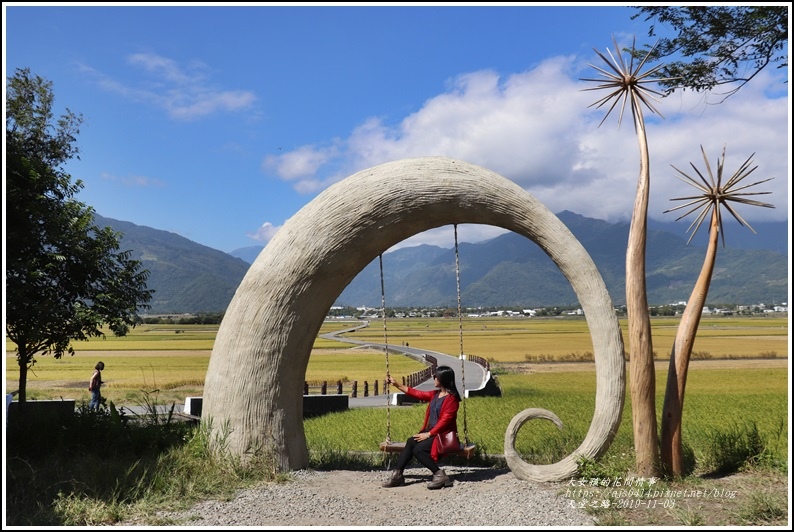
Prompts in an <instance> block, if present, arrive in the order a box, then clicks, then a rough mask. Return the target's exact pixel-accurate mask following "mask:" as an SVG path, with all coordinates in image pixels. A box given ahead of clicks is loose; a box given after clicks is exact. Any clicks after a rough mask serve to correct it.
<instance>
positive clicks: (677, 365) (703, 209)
mask: <svg viewBox="0 0 794 532" xmlns="http://www.w3.org/2000/svg"><path fill="white" fill-rule="evenodd" d="M700 149H701V152H702V153H703V160H704V161H705V163H706V170H707V171H708V177H709V179H708V180H707V179H706V178H705V177H703V174H702V173H701V172H700V171H698V169H697V168H696V167H695V166H694V165H691V166H692V168H693V169H694V170H695V172H696V173H697V175H698V177H699V178H700V180H699V181H698V180H696V179H693V178H692V177H690V176H688V175H687V174H685V173H684V172H682V171H681V170H679V169H678V168H675V166H674V167H673V168H674V169H675V170H676V171H677V172H678V173H679V174H681V176H683V177H684V178H686V181H685V182H687V183H689V184H691V185H692V186H694V187H695V188H697V189H698V190H700V191H701V192H702V194H701V195H698V196H688V197H683V198H673V200H672V201H679V200H684V201H686V202H687V203H685V204H683V205H679V206H678V207H675V208H673V209H668V210H667V211H665V212H671V211H675V210H678V209H683V208H685V207H691V209H690V210H689V211H687V212H686V213H685V214H683V215H681V216H679V217H678V218H677V219H676V220H680V219H681V218H684V217H686V216H687V215H689V214H691V213H693V212H695V211H698V210H699V211H700V212H699V214H698V215H697V217H696V218H695V221H693V222H692V224H691V225H690V226H689V228H688V229H687V231H689V230H692V235H691V236H690V237H689V241H688V242H687V243H689V242H691V241H692V237H694V236H695V233H696V232H697V230H698V229H699V228H700V225H701V224H702V223H703V221H704V220H705V219H706V218H707V217H708V216H709V213H711V222H710V228H709V243H708V247H707V249H706V258H705V260H704V262H703V267H702V269H701V270H700V276H699V277H698V279H697V282H696V283H695V287H694V289H693V290H692V294H691V295H690V297H689V301H688V302H687V305H686V309H685V310H684V313H683V315H682V316H681V323H679V325H678V332H677V333H676V337H675V343H674V344H673V349H672V352H671V353H670V369H669V372H668V374H667V388H666V389H665V395H664V406H663V409H662V447H661V458H662V464H663V467H664V470H665V473H666V474H670V475H674V476H679V477H680V476H681V475H683V473H684V456H683V441H682V437H681V419H682V415H683V410H684V389H685V388H686V376H687V369H688V368H689V359H690V357H691V355H692V346H693V345H694V343H695V336H696V334H697V329H698V325H699V323H700V316H701V314H702V313H703V306H704V304H705V302H706V296H707V295H708V292H709V285H710V284H711V274H712V272H713V271H714V263H715V261H716V258H717V241H718V239H719V235H720V234H721V235H722V239H723V241H722V244H723V246H724V245H725V232H724V231H723V227H722V216H721V214H720V209H721V207H722V206H725V208H726V209H728V212H730V213H731V215H732V216H733V217H734V218H735V219H736V220H737V221H738V222H739V224H741V225H746V226H747V227H748V228H749V229H750V230H751V231H753V233H755V230H754V229H753V228H752V227H750V224H748V223H747V222H746V221H745V220H744V219H743V218H742V217H741V216H740V215H739V213H738V212H736V210H734V209H733V208H732V207H731V205H730V204H729V202H731V201H734V202H738V203H744V204H746V205H754V206H758V207H773V205H770V204H768V203H762V202H759V201H755V200H751V199H747V198H746V197H744V196H747V195H753V194H768V192H756V193H752V192H740V191H742V190H746V189H748V188H750V187H754V186H755V185H758V184H761V183H765V182H766V181H769V179H764V180H763V181H757V182H755V183H753V184H751V185H746V186H742V187H738V185H739V183H740V182H741V181H742V180H743V179H744V178H745V177H747V176H748V175H750V174H751V173H752V172H753V171H754V170H755V169H756V168H757V166H755V167H753V168H750V164H751V161H752V156H750V157H749V158H748V159H747V160H746V161H745V162H744V164H743V165H742V166H741V167H740V168H739V170H737V171H736V173H734V174H733V176H731V178H730V179H728V181H727V182H725V183H724V184H723V181H722V175H723V174H722V172H723V169H724V165H725V149H724V148H723V151H722V157H721V158H720V160H719V161H718V162H717V177H716V179H715V178H714V175H713V174H712V172H711V167H710V166H709V162H708V158H707V157H706V152H705V150H703V147H702V146H701V148H700ZM677 177H679V179H681V180H682V181H684V179H682V178H681V177H680V176H677ZM770 179H771V178H770ZM693 228H694V229H693Z"/></svg>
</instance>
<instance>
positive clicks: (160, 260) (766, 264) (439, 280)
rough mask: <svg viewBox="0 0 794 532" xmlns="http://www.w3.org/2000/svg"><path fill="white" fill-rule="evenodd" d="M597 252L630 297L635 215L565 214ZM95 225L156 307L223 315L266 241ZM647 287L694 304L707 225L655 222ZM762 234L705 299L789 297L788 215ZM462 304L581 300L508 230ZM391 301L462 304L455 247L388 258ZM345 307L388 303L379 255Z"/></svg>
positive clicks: (731, 229)
mask: <svg viewBox="0 0 794 532" xmlns="http://www.w3.org/2000/svg"><path fill="white" fill-rule="evenodd" d="M557 216H558V217H559V218H560V220H561V221H562V222H563V223H564V224H565V225H566V226H567V227H568V228H569V229H570V230H571V232H572V233H573V234H574V236H575V237H576V238H577V239H578V240H579V241H580V242H581V243H582V245H583V246H584V247H585V249H586V250H587V251H588V253H589V254H590V256H591V257H592V258H593V261H594V262H595V264H596V266H597V268H598V270H599V271H600V273H601V276H602V277H603V279H604V282H605V283H606V286H607V290H608V291H609V293H610V295H611V297H612V300H613V303H614V304H615V305H622V304H624V303H625V258H626V243H627V241H628V232H629V224H628V222H621V223H609V222H606V221H603V220H597V219H593V218H586V217H584V216H581V215H579V214H576V213H572V212H570V211H563V212H560V213H558V214H557ZM96 222H97V225H100V226H106V225H107V226H111V227H113V228H114V230H116V231H119V232H121V233H122V234H123V236H122V238H121V242H120V244H121V246H120V248H121V249H122V250H131V251H132V255H133V257H134V258H136V259H138V260H141V261H142V263H143V267H144V268H146V269H148V270H149V271H150V275H149V279H148V283H147V284H148V286H149V288H151V289H153V290H154V291H155V293H154V296H153V299H152V301H151V302H150V304H151V308H150V309H149V310H148V311H147V313H149V314H165V313H198V312H223V311H225V310H226V307H227V306H228V304H229V302H230V301H231V299H232V297H233V296H234V292H235V290H236V289H237V286H238V285H239V283H240V281H241V280H242V278H243V276H244V275H245V273H246V272H247V271H248V267H249V266H250V264H251V263H252V262H253V261H254V259H255V258H256V256H258V254H259V253H260V252H261V250H262V249H263V246H250V247H245V248H241V249H238V250H235V251H232V252H231V253H224V252H222V251H219V250H216V249H213V248H210V247H207V246H203V245H201V244H198V243H195V242H193V241H191V240H188V239H186V238H184V237H181V236H179V235H176V234H175V233H171V232H168V231H162V230H158V229H153V228H150V227H145V226H138V225H135V224H133V223H130V222H123V221H118V220H113V219H111V218H104V217H101V216H98V215H97V216H96ZM648 225H649V229H648V234H647V248H646V277H647V278H646V289H647V293H648V302H649V304H651V305H663V304H669V303H677V302H679V301H686V300H688V299H689V295H690V293H691V291H692V288H693V286H694V283H695V280H696V279H697V276H698V275H699V273H700V268H701V267H702V264H703V259H704V257H705V251H706V248H705V244H704V243H705V238H706V235H705V232H706V229H707V227H703V228H701V229H700V230H699V231H698V233H697V234H696V235H695V237H694V238H693V240H692V242H690V243H687V240H688V238H689V235H688V234H687V233H686V230H687V227H688V225H687V224H683V223H672V222H670V223H661V222H654V221H651V220H649V224H648ZM753 229H755V231H756V233H752V232H751V231H750V230H749V229H747V228H745V227H740V226H738V224H735V223H728V222H727V221H726V231H725V234H726V237H725V246H724V247H723V245H722V241H720V248H719V250H718V251H717V261H716V267H715V269H714V273H713V275H712V281H711V286H710V288H709V294H708V298H707V302H706V303H707V304H712V305H715V304H726V303H736V304H757V303H765V304H773V303H775V304H780V303H782V302H787V301H788V293H789V288H788V272H789V264H788V238H786V237H784V236H783V235H787V230H788V224H787V222H766V223H758V224H753ZM458 248H459V250H458V251H459V253H458V254H459V264H460V284H461V303H462V305H463V306H464V307H467V308H476V307H507V306H515V307H521V308H535V307H548V306H571V305H577V304H578V300H577V298H576V295H575V294H574V292H573V290H572V289H571V287H570V284H569V283H568V281H567V279H565V277H564V276H563V275H562V273H561V272H560V271H559V270H558V269H557V267H556V265H555V264H554V263H553V262H552V261H551V259H549V258H548V256H547V255H546V254H545V253H544V252H543V250H542V249H541V248H540V247H539V246H537V245H536V244H535V243H534V242H532V241H531V240H529V239H527V238H525V237H523V236H521V235H518V234H516V233H512V232H507V233H504V234H502V235H500V236H497V237H495V238H492V239H490V240H487V241H483V242H478V243H461V244H460V245H459V246H458ZM383 281H384V287H385V296H386V306H388V307H453V308H454V307H456V306H457V288H456V276H455V250H454V249H448V248H442V247H438V246H432V245H427V244H425V245H419V246H413V247H405V248H400V249H398V250H396V251H393V252H389V253H385V254H384V255H383ZM336 304H337V305H341V306H354V307H360V306H368V307H380V305H381V284H380V268H379V265H378V260H377V258H376V259H375V260H374V261H373V262H372V263H370V264H369V265H368V266H367V267H366V268H364V269H363V270H362V271H361V272H360V273H359V274H358V276H357V277H356V278H355V279H353V281H352V282H351V283H350V284H349V285H348V286H347V287H346V288H345V289H344V291H343V292H342V293H341V294H340V295H339V297H338V298H337V302H336Z"/></svg>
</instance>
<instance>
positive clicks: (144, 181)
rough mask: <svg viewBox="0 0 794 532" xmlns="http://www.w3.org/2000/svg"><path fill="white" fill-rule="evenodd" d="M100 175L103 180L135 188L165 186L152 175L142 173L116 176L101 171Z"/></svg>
mask: <svg viewBox="0 0 794 532" xmlns="http://www.w3.org/2000/svg"><path fill="white" fill-rule="evenodd" d="M100 177H101V178H102V179H104V180H105V181H114V182H117V183H121V184H122V185H124V186H127V187H135V188H150V187H156V188H162V187H164V186H165V183H164V182H163V181H161V180H159V179H157V178H154V177H147V176H143V175H128V176H117V175H114V174H111V173H109V172H102V173H101V174H100Z"/></svg>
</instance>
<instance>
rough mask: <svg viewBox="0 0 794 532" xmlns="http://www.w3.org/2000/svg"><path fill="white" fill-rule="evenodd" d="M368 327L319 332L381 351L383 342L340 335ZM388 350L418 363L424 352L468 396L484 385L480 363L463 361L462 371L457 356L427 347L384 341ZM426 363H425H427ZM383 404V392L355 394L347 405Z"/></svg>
mask: <svg viewBox="0 0 794 532" xmlns="http://www.w3.org/2000/svg"><path fill="white" fill-rule="evenodd" d="M366 327H369V322H368V321H363V322H361V323H360V324H359V325H356V326H355V327H349V328H347V329H342V330H340V331H334V332H330V333H325V334H321V335H320V337H321V338H325V339H327V340H336V341H338V342H347V343H350V344H356V345H361V346H368V347H372V348H373V349H381V350H383V349H384V348H385V347H386V346H387V344H379V343H373V342H369V341H364V340H354V339H352V338H345V337H344V336H341V335H343V334H346V333H349V332H352V331H357V330H359V329H364V328H366ZM388 349H389V353H390V354H391V353H394V352H397V353H400V354H402V355H406V356H409V357H411V358H413V359H415V360H419V361H420V362H424V361H425V356H426V355H431V356H433V357H435V358H436V361H437V362H438V365H439V366H449V367H451V368H452V369H454V370H455V381H456V382H455V384H457V386H458V391H459V392H461V394H464V395H468V390H477V389H480V388H482V387H483V386H485V384H486V379H487V378H488V375H487V373H486V371H485V368H483V367H482V366H481V365H479V364H477V363H476V362H471V361H469V360H466V361H464V362H463V372H464V373H465V374H462V373H461V361H460V358H459V357H458V356H452V355H447V354H445V353H439V352H437V351H430V350H427V349H419V348H417V347H408V346H404V345H396V344H388ZM428 365H429V364H428ZM464 377H465V381H466V386H465V388H464V386H463V380H464ZM416 388H418V389H420V390H433V389H435V386H434V384H433V382H432V381H429V380H427V381H425V382H423V383H421V384H419V385H418V386H417V387H416ZM385 405H386V398H385V397H384V396H383V395H375V396H369V397H356V398H353V397H351V398H350V406H351V407H358V406H385Z"/></svg>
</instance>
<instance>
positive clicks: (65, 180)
mask: <svg viewBox="0 0 794 532" xmlns="http://www.w3.org/2000/svg"><path fill="white" fill-rule="evenodd" d="M6 93H7V99H6V163H5V164H6V196H5V201H6V220H5V227H6V243H5V244H6V335H7V337H8V338H9V339H10V340H12V341H13V342H14V343H15V344H16V345H17V362H18V364H19V372H20V373H19V375H20V377H19V400H20V401H23V402H24V401H25V399H26V393H25V389H26V382H27V371H28V369H29V368H30V367H32V366H33V364H34V363H35V360H34V355H36V354H37V353H43V354H52V355H53V356H54V357H55V358H60V357H62V356H63V355H64V354H65V353H69V354H70V355H73V354H74V349H73V348H72V347H71V345H70V343H71V341H72V340H86V339H88V338H89V337H102V336H104V332H103V328H104V327H107V328H109V329H110V330H111V331H112V332H113V333H114V334H116V335H119V336H123V335H125V334H126V333H127V331H128V330H129V328H130V327H131V326H132V327H134V326H135V324H136V323H137V322H138V320H139V317H138V314H137V311H138V308H139V307H141V308H148V305H147V303H148V302H149V300H150V299H151V297H152V291H151V290H148V289H147V288H146V279H147V277H148V274H149V272H148V271H147V270H144V269H142V267H141V263H140V261H137V260H132V259H131V258H130V257H131V252H130V251H119V239H120V237H121V233H117V232H115V231H113V230H112V229H111V228H108V227H105V228H99V227H97V226H96V225H95V224H94V210H93V209H92V208H91V207H88V206H86V205H85V204H83V203H81V202H79V201H77V200H76V199H74V196H75V194H76V193H77V192H79V191H80V190H81V189H82V187H83V183H82V182H81V181H80V180H77V181H75V182H72V178H71V176H70V175H69V174H68V173H66V172H65V171H64V169H63V165H64V164H65V163H66V162H67V161H69V160H70V159H73V158H77V159H79V149H78V148H77V146H76V145H75V139H76V136H77V134H78V133H79V128H80V124H81V123H82V120H83V119H82V116H81V115H78V114H75V113H73V112H71V111H69V110H68V109H67V110H66V112H65V114H63V115H62V116H61V117H60V118H58V120H57V121H55V119H54V115H53V101H54V96H53V92H52V83H51V82H49V81H47V80H45V79H43V78H42V77H40V76H34V75H32V74H31V72H30V70H29V69H26V68H25V69H17V70H16V71H15V73H14V76H12V77H10V78H9V79H8V83H7V87H6Z"/></svg>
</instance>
